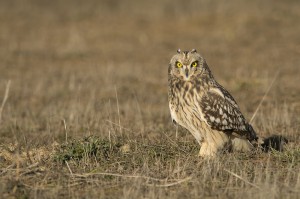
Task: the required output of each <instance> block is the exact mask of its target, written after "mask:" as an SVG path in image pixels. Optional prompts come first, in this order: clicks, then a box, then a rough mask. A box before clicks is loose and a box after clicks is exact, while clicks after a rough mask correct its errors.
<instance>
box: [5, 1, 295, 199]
mask: <svg viewBox="0 0 300 199" xmlns="http://www.w3.org/2000/svg"><path fill="white" fill-rule="evenodd" d="M299 9H300V4H299V3H298V2H297V1H292V0H290V1H264V2H261V1H251V2H250V1H235V0H234V1H231V2H228V1H226V2H225V1H224V2H220V1H205V0H202V1H189V2H188V3H187V2H181V1H171V0H164V1H157V2H155V3H153V2H146V1H144V2H143V1H131V2H124V1H118V0H117V1H90V2H83V1H82V2H81V1H51V3H50V2H49V3H47V2H44V1H37V0H30V1H27V2H25V1H21V0H20V1H0V20H1V29H0V45H1V48H0V60H1V64H0V74H1V75H0V77H1V79H0V97H1V99H0V103H1V108H0V110H1V111H0V118H1V119H0V137H1V141H0V195H2V197H4V198H66V197H67V198H205V197H207V198H241V197H243V198H298V197H299V195H300V192H299V190H300V175H299V173H300V145H299V140H300V136H299V129H300V125H299V124H300V119H299V113H300V103H299V101H300V86H299V84H298V79H299V73H300V67H299V65H300V60H299V54H300V51H299V49H300V26H299V25H298V23H299V17H300V12H299ZM179 47H180V48H182V49H192V48H197V50H198V51H199V52H200V53H202V54H203V55H204V56H205V57H206V60H207V62H208V64H209V65H210V66H211V68H212V71H213V73H214V74H215V77H216V79H217V80H218V81H219V82H220V83H221V84H223V85H224V86H225V87H226V88H228V90H230V92H231V93H232V94H233V96H234V97H235V98H236V100H237V101H238V103H239V105H240V107H241V109H242V111H243V113H244V114H245V116H246V117H247V118H248V119H249V120H250V118H251V117H252V115H253V114H254V112H255V110H256V108H257V107H258V105H259V103H260V101H261V99H262V98H263V96H264V94H265V91H266V90H267V89H268V88H269V86H270V85H271V84H272V80H273V78H274V76H275V75H276V72H277V71H279V75H278V77H277V78H276V80H275V82H274V84H273V86H272V88H271V90H270V92H269V93H268V95H267V96H266V97H265V100H264V102H263V103H262V104H261V106H260V108H259V110H258V111H257V113H256V116H255V118H254V119H253V121H252V123H253V125H254V127H255V129H257V131H258V132H259V134H260V135H261V136H263V137H267V136H269V135H273V134H280V135H284V136H286V137H287V138H288V139H289V140H290V142H289V144H288V145H287V146H286V150H285V151H284V152H281V153H280V152H276V151H272V152H270V153H259V152H258V151H253V152H252V153H249V154H224V155H222V156H221V157H219V158H217V159H215V160H203V159H200V158H198V157H197V154H198V150H199V146H198V145H197V144H196V142H195V141H194V139H193V137H192V136H191V135H190V134H189V133H187V132H186V131H185V130H183V129H180V128H179V129H178V132H176V128H175V127H174V126H173V125H172V123H171V121H170V115H169V110H168V105H167V65H168V61H169V59H170V57H171V56H172V54H173V53H174V52H175V51H176V49H177V48H179ZM8 82H9V83H8Z"/></svg>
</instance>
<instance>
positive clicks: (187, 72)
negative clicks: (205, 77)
mask: <svg viewBox="0 0 300 199" xmlns="http://www.w3.org/2000/svg"><path fill="white" fill-rule="evenodd" d="M184 71H185V76H186V78H188V76H189V70H188V69H187V68H186V69H185V70H184Z"/></svg>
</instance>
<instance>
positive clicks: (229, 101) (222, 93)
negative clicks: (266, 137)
mask: <svg viewBox="0 0 300 199" xmlns="http://www.w3.org/2000/svg"><path fill="white" fill-rule="evenodd" d="M200 106H201V109H202V113H203V115H204V118H205V119H206V121H207V123H208V124H209V125H210V126H211V128H212V129H215V130H219V131H224V132H225V133H234V134H236V135H238V136H241V137H245V138H247V139H249V140H250V141H251V140H254V139H256V133H255V131H254V130H253V128H252V126H251V125H250V124H248V123H247V121H246V119H245V118H244V116H243V115H242V113H241V111H240V109H239V107H238V105H237V103H236V102H235V100H234V99H233V97H232V96H231V95H230V94H229V92H228V91H226V90H225V89H224V88H223V87H217V88H213V89H210V91H208V92H207V93H206V94H205V95H204V96H203V97H202V99H201V102H200Z"/></svg>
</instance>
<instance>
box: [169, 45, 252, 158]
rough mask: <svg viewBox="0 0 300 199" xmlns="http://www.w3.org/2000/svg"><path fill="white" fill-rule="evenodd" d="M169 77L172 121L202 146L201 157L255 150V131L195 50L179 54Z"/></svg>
mask: <svg viewBox="0 0 300 199" xmlns="http://www.w3.org/2000/svg"><path fill="white" fill-rule="evenodd" d="M168 73H169V74H168V81H169V108H170V111H171V117H172V120H173V122H175V123H177V124H179V125H181V126H182V127H184V128H186V129H187V130H189V131H190V132H191V133H192V134H193V136H194V137H195V138H196V140H197V141H198V143H199V144H200V145H201V148H200V152H199V155H200V156H203V157H210V156H215V155H216V154H217V152H218V151H221V150H224V149H231V150H236V151H249V150H251V149H252V148H253V146H252V144H251V142H255V141H256V140H257V136H256V133H255V131H254V130H253V128H252V126H251V125H250V124H249V123H248V122H247V121H246V119H245V117H244V116H243V115H242V113H241V111H240V109H239V107H238V105H237V103H236V101H235V100H234V99H233V97H232V96H231V95H230V93H229V92H228V91H227V90H225V88H223V87H222V86H221V85H220V84H219V83H218V82H217V81H216V80H215V79H214V77H213V75H212V73H211V71H210V69H209V67H208V65H207V63H206V61H205V59H204V58H203V57H202V56H201V55H200V54H198V53H197V52H196V50H194V49H193V50H192V51H180V50H178V51H177V54H175V55H174V56H173V57H172V59H171V61H170V64H169V70H168Z"/></svg>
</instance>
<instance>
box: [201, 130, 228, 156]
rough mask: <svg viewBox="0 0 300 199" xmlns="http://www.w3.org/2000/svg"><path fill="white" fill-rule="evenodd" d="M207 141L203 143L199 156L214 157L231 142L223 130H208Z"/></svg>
mask: <svg viewBox="0 0 300 199" xmlns="http://www.w3.org/2000/svg"><path fill="white" fill-rule="evenodd" d="M204 139H205V141H204V142H203V143H202V144H201V148H200V152H199V156H201V157H213V156H215V155H216V154H217V153H218V152H219V151H224V150H225V149H226V146H227V145H228V143H229V137H228V136H227V135H226V134H225V133H223V132H221V131H215V130H212V131H209V132H206V135H205V138H204Z"/></svg>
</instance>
